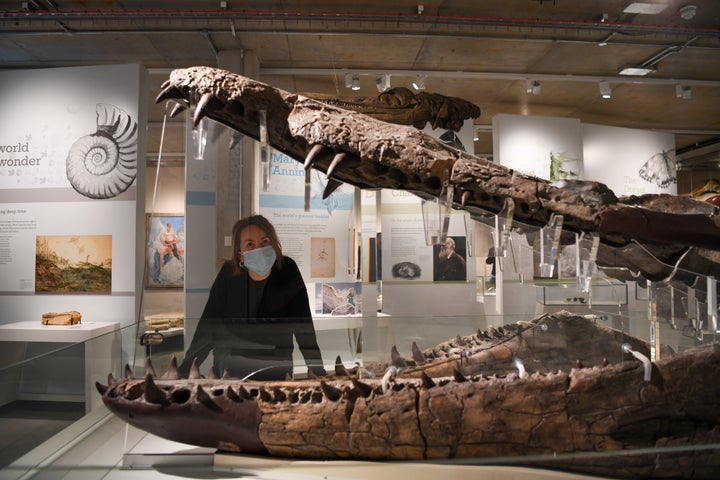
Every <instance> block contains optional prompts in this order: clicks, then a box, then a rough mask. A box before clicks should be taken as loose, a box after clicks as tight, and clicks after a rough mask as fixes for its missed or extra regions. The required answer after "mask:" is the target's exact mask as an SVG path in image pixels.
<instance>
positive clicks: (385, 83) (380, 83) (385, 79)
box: [375, 73, 390, 93]
mask: <svg viewBox="0 0 720 480" xmlns="http://www.w3.org/2000/svg"><path fill="white" fill-rule="evenodd" d="M375 86H376V87H377V89H378V92H380V93H382V92H384V91H386V90H389V89H390V75H388V74H387V73H384V74H382V75H380V76H379V77H378V78H377V79H376V80H375Z"/></svg>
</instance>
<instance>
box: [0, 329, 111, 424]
mask: <svg viewBox="0 0 720 480" xmlns="http://www.w3.org/2000/svg"><path fill="white" fill-rule="evenodd" d="M119 328H120V324H119V323H101V322H83V323H80V324H77V325H52V326H51V325H42V324H41V323H40V321H37V322H32V321H24V322H16V323H10V324H5V325H0V344H2V348H0V365H1V366H3V367H10V366H12V365H15V364H18V363H20V362H23V361H26V364H25V365H23V366H21V367H17V368H7V369H5V370H4V371H3V372H2V374H1V375H2V378H1V379H0V380H1V381H2V384H3V385H4V387H3V391H2V394H1V395H0V403H1V404H6V403H10V402H12V401H14V400H58V401H82V402H84V403H85V411H86V412H90V411H91V410H92V409H93V408H95V407H96V406H98V405H100V404H101V403H102V402H101V399H100V397H99V396H98V395H97V392H95V386H94V385H95V381H98V380H103V379H105V378H107V375H108V373H110V372H114V371H117V368H113V367H114V366H113V360H115V361H117V359H119V358H120V344H121V341H120V338H119V336H120V330H119ZM75 347H77V348H78V349H79V350H81V353H80V354H79V356H80V358H79V359H77V358H74V357H75V354H74V352H73V349H74V348H75ZM49 352H63V354H64V355H63V360H66V361H67V365H63V364H58V363H62V362H58V361H55V360H54V359H53V358H50V357H51V355H49V354H48V353H49ZM40 355H47V358H50V360H44V361H45V362H46V363H47V364H46V365H44V366H40V367H38V368H33V367H34V363H33V362H32V361H27V360H28V359H29V358H33V357H35V356H40ZM40 361H41V359H38V364H39V362H40ZM79 364H82V366H81V367H80V366H79ZM48 365H49V366H50V368H48ZM78 369H80V371H81V372H83V376H82V378H81V380H80V383H81V384H82V385H81V386H79V387H78V388H76V389H75V388H63V387H66V386H67V384H69V383H72V381H71V380H67V381H66V379H65V378H64V377H65V375H66V374H67V377H68V378H70V377H71V375H72V373H73V372H75V373H77V370H78ZM58 372H59V373H58Z"/></svg>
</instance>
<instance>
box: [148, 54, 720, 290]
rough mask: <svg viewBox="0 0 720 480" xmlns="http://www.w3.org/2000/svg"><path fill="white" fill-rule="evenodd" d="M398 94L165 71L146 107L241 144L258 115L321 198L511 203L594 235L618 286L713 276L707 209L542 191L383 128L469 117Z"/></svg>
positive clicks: (477, 205) (476, 206) (718, 241)
mask: <svg viewBox="0 0 720 480" xmlns="http://www.w3.org/2000/svg"><path fill="white" fill-rule="evenodd" d="M408 93H409V92H404V94H400V93H398V92H394V93H388V94H383V95H381V96H380V97H379V98H378V99H377V100H372V99H367V98H363V99H329V98H327V97H325V96H317V98H311V97H310V96H303V95H299V94H292V93H289V92H286V91H283V90H280V89H276V88H273V87H271V86H269V85H266V84H263V83H260V82H257V81H255V80H251V79H248V78H245V77H242V76H239V75H235V74H232V73H230V72H227V71H224V70H218V69H213V68H209V67H193V68H188V69H183V70H175V71H173V72H172V73H171V75H170V79H169V80H168V81H167V82H166V84H165V85H164V86H163V91H162V92H161V93H160V95H159V96H158V101H163V100H168V99H169V100H174V101H176V102H178V104H179V105H182V106H190V107H192V108H193V109H194V110H193V118H194V121H196V122H197V121H199V120H200V119H201V118H203V117H209V118H212V119H213V120H216V121H218V122H220V123H222V124H224V125H227V126H229V127H231V128H233V129H235V130H237V131H239V132H241V133H243V134H246V135H249V136H251V137H253V138H258V137H259V127H258V120H259V118H260V113H259V112H261V111H263V112H265V114H266V118H267V131H268V142H269V143H270V144H271V145H272V146H273V147H274V148H276V149H278V150H280V151H282V152H283V153H285V154H287V155H288V156H290V157H292V158H295V159H297V160H298V161H302V162H304V164H305V166H306V168H311V167H312V168H317V169H319V170H321V171H323V172H326V174H327V175H328V177H329V179H330V181H329V183H328V187H327V190H326V193H325V194H326V195H329V194H330V193H331V192H332V191H333V190H334V188H337V185H339V184H340V183H341V182H345V183H349V184H352V185H355V186H357V187H360V188H390V189H403V190H407V191H411V192H413V193H415V194H417V195H418V196H421V197H424V198H435V197H438V196H440V195H443V194H445V192H447V191H448V189H449V187H452V202H453V206H454V207H455V208H462V209H464V210H467V211H468V212H470V214H471V215H473V216H474V217H475V218H482V217H484V216H487V214H488V212H490V213H497V212H499V211H501V209H502V208H503V206H504V205H505V202H506V199H512V200H513V202H514V204H515V214H514V220H515V222H516V223H517V224H519V225H524V226H532V227H542V226H544V225H546V224H547V223H548V221H549V220H550V218H551V216H552V215H562V216H563V219H564V224H563V225H564V228H566V229H567V230H568V231H571V232H587V233H592V234H596V235H598V236H599V237H600V239H601V245H600V251H599V252H598V266H600V267H601V268H604V269H606V272H609V274H610V275H613V276H616V277H618V278H623V279H624V278H633V279H636V278H639V277H645V278H647V279H649V280H652V281H660V280H677V281H678V282H679V283H681V284H684V285H693V286H694V285H696V284H697V283H699V282H698V278H699V277H702V276H713V277H716V278H717V277H718V276H720V247H719V246H720V215H718V208H717V207H715V206H713V205H711V204H709V203H706V202H699V201H696V200H693V199H689V198H682V197H676V196H670V195H645V196H641V197H623V198H617V197H616V196H615V194H614V193H613V192H612V191H611V190H609V189H608V188H607V187H606V186H605V185H603V184H601V183H598V182H592V181H580V180H565V181H561V182H549V181H546V180H543V179H540V178H537V177H533V176H529V175H524V174H521V173H520V172H517V171H515V170H512V169H508V168H506V167H502V166H500V165H497V164H495V163H493V162H490V161H488V160H486V159H484V158H480V157H476V156H474V155H471V154H469V153H466V152H464V151H460V150H457V149H455V148H453V147H452V146H449V145H446V144H444V143H443V142H441V141H439V140H436V139H435V138H433V137H431V136H429V135H426V134H424V133H423V132H421V131H419V130H417V129H416V128H414V127H411V126H404V125H398V124H396V123H389V121H393V122H398V123H409V124H415V125H419V124H422V122H423V120H427V121H429V122H430V123H432V124H434V125H438V126H442V127H445V128H456V127H457V126H459V125H461V124H462V121H463V120H464V119H465V118H470V117H475V116H477V115H479V109H478V108H477V107H474V106H473V105H472V104H469V103H468V102H466V101H464V100H461V99H457V98H447V97H442V96H438V95H433V96H418V97H409V96H408ZM338 105H341V106H342V107H343V108H340V107H339V106H338ZM473 107H474V108H473ZM378 118H381V119H384V120H388V121H383V120H378Z"/></svg>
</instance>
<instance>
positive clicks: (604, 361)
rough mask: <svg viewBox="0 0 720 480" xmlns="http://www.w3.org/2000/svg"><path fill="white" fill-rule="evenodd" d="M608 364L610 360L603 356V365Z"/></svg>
mask: <svg viewBox="0 0 720 480" xmlns="http://www.w3.org/2000/svg"><path fill="white" fill-rule="evenodd" d="M608 365H610V360H608V359H607V357H603V367H607V366H608Z"/></svg>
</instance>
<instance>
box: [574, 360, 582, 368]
mask: <svg viewBox="0 0 720 480" xmlns="http://www.w3.org/2000/svg"><path fill="white" fill-rule="evenodd" d="M575 368H583V364H582V362H581V361H580V359H579V358H578V359H577V360H575Z"/></svg>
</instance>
